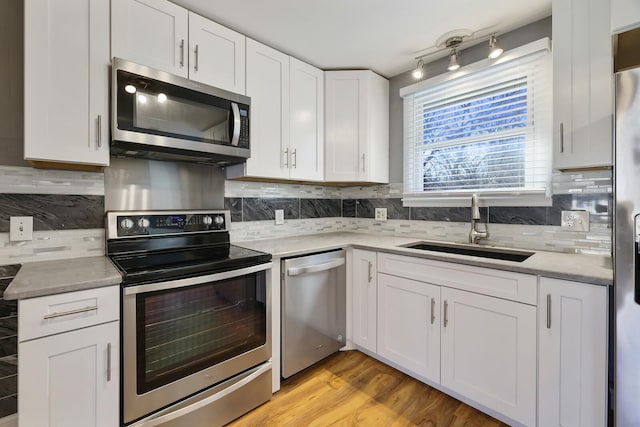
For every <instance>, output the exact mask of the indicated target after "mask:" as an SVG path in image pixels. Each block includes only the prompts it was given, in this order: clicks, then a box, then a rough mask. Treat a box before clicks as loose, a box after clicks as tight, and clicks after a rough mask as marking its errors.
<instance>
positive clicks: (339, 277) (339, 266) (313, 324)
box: [282, 250, 347, 378]
mask: <svg viewBox="0 0 640 427" xmlns="http://www.w3.org/2000/svg"><path fill="white" fill-rule="evenodd" d="M345 261H346V259H345V251H344V250H337V251H331V252H324V253H318V254H313V255H306V256H301V257H297V258H289V259H284V260H282V276H283V279H282V376H283V377H284V378H288V377H290V376H291V375H293V374H295V373H296V372H299V371H301V370H303V369H304V368H306V367H308V366H311V365H313V364H314V363H316V362H318V361H320V360H322V359H324V358H325V357H327V356H329V355H330V354H332V353H335V352H336V351H338V350H339V349H340V348H341V347H343V346H344V342H345V333H346V317H347V316H346V308H347V304H346V266H345Z"/></svg>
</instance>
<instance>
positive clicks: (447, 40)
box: [411, 30, 503, 80]
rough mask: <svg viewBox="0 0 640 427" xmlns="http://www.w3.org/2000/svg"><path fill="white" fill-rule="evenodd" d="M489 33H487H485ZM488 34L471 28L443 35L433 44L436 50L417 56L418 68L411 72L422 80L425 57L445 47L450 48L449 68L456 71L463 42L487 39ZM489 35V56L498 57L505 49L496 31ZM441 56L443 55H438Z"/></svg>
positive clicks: (468, 42) (471, 42)
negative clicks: (500, 43)
mask: <svg viewBox="0 0 640 427" xmlns="http://www.w3.org/2000/svg"><path fill="white" fill-rule="evenodd" d="M484 34H487V33H484ZM486 37H487V35H484V36H483V35H480V33H479V32H478V33H473V32H471V31H470V30H455V31H451V32H449V33H446V34H444V35H443V36H441V37H440V38H439V39H438V40H437V41H436V43H435V45H434V46H433V48H435V50H434V51H432V52H429V53H426V54H424V55H421V56H416V57H415V59H416V60H417V61H418V64H417V65H416V68H415V69H414V70H413V72H412V73H411V74H412V76H413V78H414V79H416V80H421V79H422V78H423V77H424V61H423V59H424V58H426V57H430V56H432V55H438V54H439V53H440V52H442V51H443V50H445V49H448V50H449V65H448V66H447V69H448V70H449V71H454V70H457V69H458V68H460V62H459V61H460V58H459V56H458V55H459V49H460V48H461V46H462V44H465V45H467V44H468V45H473V44H475V43H474V42H475V41H482V40H483V39H484V40H486ZM488 37H489V53H488V55H487V57H488V58H489V59H496V58H498V57H499V56H500V55H502V53H503V49H502V48H501V47H500V46H499V45H498V38H497V36H496V33H492V34H491V35H490V36H488ZM438 57H441V56H438Z"/></svg>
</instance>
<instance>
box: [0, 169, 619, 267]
mask: <svg viewBox="0 0 640 427" xmlns="http://www.w3.org/2000/svg"><path fill="white" fill-rule="evenodd" d="M552 184H553V191H554V195H553V204H552V206H549V207H508V206H506V207H489V208H483V209H481V215H482V220H483V222H487V223H488V226H489V231H490V238H489V240H488V243H490V244H495V245H502V246H509V247H522V248H528V249H544V250H548V251H557V252H572V253H585V254H605V255H606V254H610V253H611V231H612V229H611V227H612V225H611V224H612V215H613V197H612V194H613V193H612V187H613V186H612V175H611V171H610V170H598V171H586V172H580V173H556V174H554V176H553V180H552ZM401 198H402V184H401V183H392V184H388V185H373V186H353V187H333V186H323V185H319V184H297V183H293V184H285V183H265V182H249V181H226V182H225V208H226V209H229V210H230V211H231V215H232V230H231V237H232V240H233V241H242V240H252V239H266V238H274V237H283V236H291V235H299V234H310V233H323V232H331V231H356V232H370V233H381V234H400V235H410V236H412V237H417V238H424V239H438V240H450V241H465V240H466V238H467V235H468V231H469V218H470V210H469V208H464V207H458V208H406V207H403V206H402V200H401ZM377 207H384V208H387V216H388V219H389V220H388V221H387V222H384V223H380V222H375V221H374V220H373V216H374V210H375V208H377ZM276 209H282V210H284V213H285V224H284V225H275V224H274V211H275V210H276ZM569 209H571V210H587V211H589V213H590V230H589V232H586V233H585V232H570V231H564V230H561V229H560V211H562V210H569ZM13 215H28V216H34V240H32V241H29V242H9V236H8V223H9V217H10V216H13ZM103 218H104V174H103V173H99V172H73V171H58V170H43V169H35V168H30V167H19V166H0V265H2V264H11V263H18V262H24V261H30V260H44V259H47V260H49V259H63V258H70V257H78V256H91V255H101V254H103V253H104V219H103Z"/></svg>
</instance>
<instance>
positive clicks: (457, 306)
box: [441, 287, 536, 426]
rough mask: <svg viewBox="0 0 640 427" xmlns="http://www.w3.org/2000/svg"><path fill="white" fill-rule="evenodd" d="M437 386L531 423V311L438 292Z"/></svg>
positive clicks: (496, 301) (533, 385)
mask: <svg viewBox="0 0 640 427" xmlns="http://www.w3.org/2000/svg"><path fill="white" fill-rule="evenodd" d="M441 297H442V319H443V320H442V322H443V323H442V371H441V384H442V385H443V386H445V387H448V388H449V389H451V390H453V391H455V392H457V393H460V394H461V395H463V396H466V397H468V398H470V399H472V400H474V401H476V402H478V403H480V404H482V405H484V406H486V407H488V408H491V409H493V410H495V411H496V412H499V413H501V414H503V415H505V416H507V417H509V418H511V419H513V420H515V421H518V422H520V423H523V424H525V425H529V426H534V425H536V307H533V306H530V305H527V304H521V303H516V302H512V301H506V300H502V299H498V298H493V297H487V296H484V295H479V294H475V293H471V292H465V291H460V290H457V289H450V288H444V287H443V288H442V294H441Z"/></svg>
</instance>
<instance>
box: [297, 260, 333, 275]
mask: <svg viewBox="0 0 640 427" xmlns="http://www.w3.org/2000/svg"><path fill="white" fill-rule="evenodd" d="M343 264H344V258H338V259H336V260H333V261H330V262H325V263H324V264H317V265H310V266H308V267H292V268H288V269H287V275H289V276H299V275H301V274H309V273H317V272H319V271H325V270H331V269H333V268H336V267H340V266H341V265H343Z"/></svg>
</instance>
